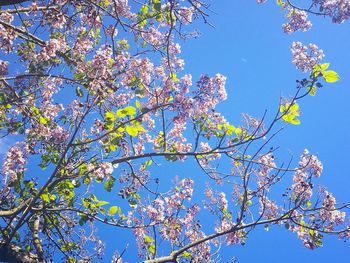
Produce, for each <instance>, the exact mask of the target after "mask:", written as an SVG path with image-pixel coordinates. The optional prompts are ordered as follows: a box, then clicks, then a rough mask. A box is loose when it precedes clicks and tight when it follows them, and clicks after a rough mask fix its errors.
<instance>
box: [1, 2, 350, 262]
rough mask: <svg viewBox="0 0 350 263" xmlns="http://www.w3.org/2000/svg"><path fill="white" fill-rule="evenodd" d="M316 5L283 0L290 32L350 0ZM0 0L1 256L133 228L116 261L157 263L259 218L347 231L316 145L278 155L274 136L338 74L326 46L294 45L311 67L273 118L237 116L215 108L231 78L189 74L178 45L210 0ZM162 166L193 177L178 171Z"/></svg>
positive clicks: (53, 255) (306, 234)
mask: <svg viewBox="0 0 350 263" xmlns="http://www.w3.org/2000/svg"><path fill="white" fill-rule="evenodd" d="M256 2H257V3H258V4H263V3H264V2H265V1H262V0H257V1H256ZM306 2H308V3H303V6H299V5H297V3H293V2H292V1H289V0H287V1H282V0H277V1H276V4H277V5H278V6H279V7H280V10H281V14H282V15H283V14H284V15H285V16H286V19H287V22H286V23H284V24H283V25H282V30H283V31H284V32H285V33H287V34H292V33H294V32H297V31H301V32H303V31H307V30H310V29H311V28H312V23H311V21H310V20H309V18H308V16H314V17H316V16H320V17H325V19H330V20H331V21H332V22H333V23H336V24H340V23H343V22H344V21H346V20H347V19H348V18H349V16H350V3H349V2H348V1H343V0H310V1H306ZM0 6H1V7H2V9H0V54H1V59H0V129H1V138H2V139H1V140H2V141H3V140H6V141H7V142H8V147H7V149H6V153H5V154H4V155H3V162H2V166H1V171H0V176H1V183H0V196H1V198H0V252H1V253H0V260H1V261H5V262H50V261H57V260H62V261H64V262H92V261H94V262H95V260H97V259H103V260H104V261H105V260H110V259H109V258H106V257H105V255H104V253H103V251H104V247H105V246H109V245H110V244H109V241H107V240H105V238H104V237H103V236H99V235H97V234H96V229H97V228H99V227H107V228H108V229H110V230H109V231H114V232H115V233H116V236H118V238H123V239H125V242H124V243H125V246H124V247H121V248H118V250H117V251H115V254H114V255H113V259H112V262H119V263H120V262H125V261H130V260H135V258H136V256H135V255H134V254H137V258H138V260H139V261H143V262H147V263H156V262H217V261H218V258H219V256H220V249H221V246H222V245H223V244H225V245H239V244H242V245H243V244H245V243H246V242H248V240H249V235H253V234H254V231H253V230H254V229H255V228H256V227H258V226H261V227H263V228H265V229H266V230H268V229H269V227H273V226H276V227H277V226H280V227H281V226H283V228H285V229H287V230H288V231H291V232H293V233H295V235H297V237H298V238H299V239H300V240H301V242H302V243H303V245H304V246H305V247H306V248H308V249H316V248H318V247H321V246H322V244H323V243H322V240H323V237H324V236H325V235H337V236H338V237H339V239H341V240H344V241H346V240H348V238H349V236H350V225H349V219H348V218H347V217H346V210H347V209H349V207H350V206H349V204H347V203H341V204H338V203H337V202H336V199H335V197H334V196H333V194H332V193H331V192H330V191H328V190H327V188H326V187H323V186H318V184H317V179H318V177H320V176H321V174H322V170H323V165H322V163H321V161H320V160H319V159H318V156H317V155H316V154H313V153H310V152H309V151H308V150H305V151H304V152H302V153H300V157H299V158H298V160H294V159H287V160H281V159H279V158H276V155H278V154H279V152H278V147H276V146H275V145H274V144H273V143H272V140H273V139H274V138H275V137H276V136H277V135H279V134H280V133H281V132H282V130H283V129H284V127H285V126H287V125H299V124H300V115H301V109H300V103H299V101H301V100H306V99H307V98H309V97H310V96H315V95H317V92H318V90H319V89H321V88H323V87H325V88H327V87H328V86H331V85H332V83H334V82H337V81H338V80H339V79H340V76H339V75H338V73H337V72H336V71H335V70H334V69H333V66H334V65H333V64H332V66H331V65H330V63H329V62H326V61H323V59H324V53H323V51H322V49H320V48H319V47H318V46H317V45H316V44H309V45H305V44H303V43H302V42H298V41H295V42H293V44H292V46H291V54H292V63H293V64H294V65H295V67H296V68H297V69H298V70H300V71H301V72H303V73H304V78H302V79H299V80H297V81H296V85H295V86H296V89H295V90H293V91H291V94H290V96H288V97H283V98H276V100H277V101H278V99H279V106H278V107H277V108H276V109H274V110H275V111H274V112H273V114H272V117H270V116H268V114H267V112H266V111H265V113H263V114H262V117H253V116H250V115H248V114H246V113H244V114H243V118H242V122H241V123H232V121H230V120H229V118H226V117H225V116H223V114H221V113H220V111H219V110H218V109H217V108H218V107H217V106H218V105H219V104H220V103H222V102H223V101H225V100H226V99H227V96H228V95H229V94H228V93H227V91H226V88H225V84H226V77H225V76H224V75H222V74H220V73H218V74H215V75H207V74H203V75H201V76H200V77H199V78H198V79H194V78H193V77H192V75H191V72H188V71H187V70H185V61H184V59H183V58H182V57H181V43H183V41H185V40H186V41H195V40H194V39H193V38H196V37H198V32H197V27H200V26H203V25H201V24H204V25H205V26H211V21H210V16H209V14H210V13H211V12H212V10H211V7H210V5H209V2H206V1H204V0H203V1H199V0H147V1H136V0H135V1H129V2H128V1H127V0H83V1H75V0H38V1H34V2H33V1H23V0H22V1H18V0H17V1H16V0H15V1H0ZM214 11H215V10H214ZM199 29H200V28H199ZM281 37H282V34H281ZM203 55H204V54H203ZM293 92H294V93H293ZM335 92H336V91H335ZM188 162H190V163H191V165H193V166H196V167H197V168H198V169H197V170H196V172H195V173H196V174H193V171H191V169H189V170H186V169H185V167H188V166H186V165H185V164H186V163H188ZM163 164H164V165H167V166H169V167H183V174H179V176H177V177H175V178H173V177H172V178H169V176H167V174H162V172H159V171H160V170H161V165H163ZM170 169H171V168H170ZM200 218H201V219H203V218H206V219H207V220H205V221H203V220H199V219H200ZM125 232H129V233H130V235H132V236H133V240H132V241H130V240H128V237H129V236H127V235H125V234H122V233H125ZM119 233H120V234H119ZM135 251H137V252H135ZM232 256H234V255H232Z"/></svg>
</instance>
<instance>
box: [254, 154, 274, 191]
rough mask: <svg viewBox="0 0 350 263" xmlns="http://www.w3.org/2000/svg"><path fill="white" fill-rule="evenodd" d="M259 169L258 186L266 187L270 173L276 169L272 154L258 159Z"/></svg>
mask: <svg viewBox="0 0 350 263" xmlns="http://www.w3.org/2000/svg"><path fill="white" fill-rule="evenodd" d="M259 163H260V167H259V169H258V172H257V175H258V185H259V187H268V185H267V184H266V183H267V180H266V179H267V177H268V175H269V174H270V172H271V171H272V170H273V169H274V168H275V167H276V163H275V161H274V156H273V155H272V153H268V154H264V155H262V156H260V158H259Z"/></svg>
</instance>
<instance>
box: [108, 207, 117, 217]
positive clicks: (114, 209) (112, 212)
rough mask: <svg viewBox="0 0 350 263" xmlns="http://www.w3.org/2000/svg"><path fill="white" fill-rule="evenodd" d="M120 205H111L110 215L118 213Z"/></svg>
mask: <svg viewBox="0 0 350 263" xmlns="http://www.w3.org/2000/svg"><path fill="white" fill-rule="evenodd" d="M118 209H119V207H118V206H111V207H110V208H109V210H108V215H109V216H114V215H115V213H117V211H118Z"/></svg>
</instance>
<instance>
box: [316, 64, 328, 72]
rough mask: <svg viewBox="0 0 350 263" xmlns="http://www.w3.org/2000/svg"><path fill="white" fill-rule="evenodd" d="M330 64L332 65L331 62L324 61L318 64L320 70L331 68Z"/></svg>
mask: <svg viewBox="0 0 350 263" xmlns="http://www.w3.org/2000/svg"><path fill="white" fill-rule="evenodd" d="M329 65H330V63H323V64H320V65H318V66H319V68H320V71H325V70H326V69H328V68H329Z"/></svg>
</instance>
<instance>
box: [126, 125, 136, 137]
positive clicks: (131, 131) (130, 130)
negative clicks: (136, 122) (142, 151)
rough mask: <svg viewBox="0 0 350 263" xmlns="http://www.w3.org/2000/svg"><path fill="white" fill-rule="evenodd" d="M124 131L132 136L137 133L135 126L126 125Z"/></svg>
mask: <svg viewBox="0 0 350 263" xmlns="http://www.w3.org/2000/svg"><path fill="white" fill-rule="evenodd" d="M125 131H126V132H127V133H128V134H129V135H130V136H132V137H135V136H137V134H138V133H139V131H138V129H137V127H135V126H126V127H125Z"/></svg>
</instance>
